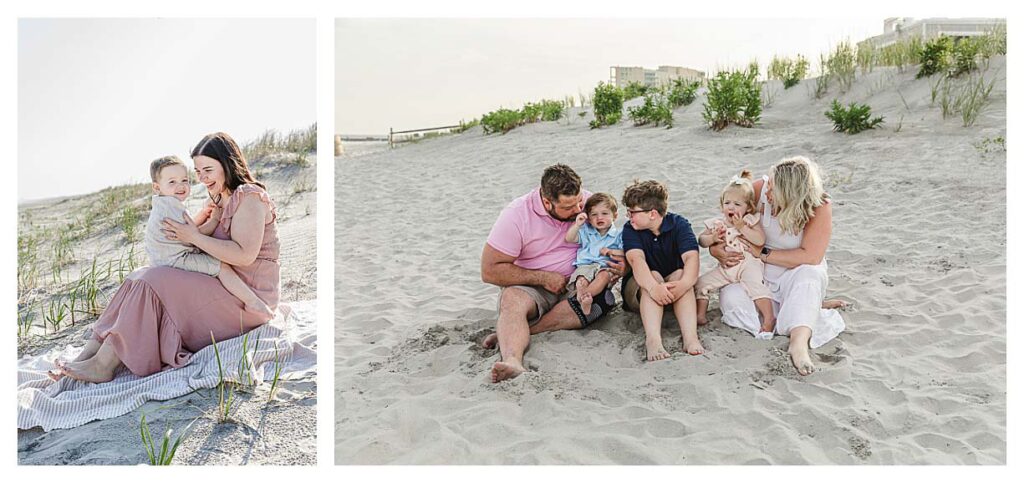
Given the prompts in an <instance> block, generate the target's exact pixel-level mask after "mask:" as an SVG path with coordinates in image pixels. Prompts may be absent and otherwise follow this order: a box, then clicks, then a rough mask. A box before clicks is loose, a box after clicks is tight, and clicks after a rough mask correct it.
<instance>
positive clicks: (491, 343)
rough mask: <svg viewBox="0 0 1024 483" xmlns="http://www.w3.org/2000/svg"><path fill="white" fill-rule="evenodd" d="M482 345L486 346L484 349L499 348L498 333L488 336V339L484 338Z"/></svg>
mask: <svg viewBox="0 0 1024 483" xmlns="http://www.w3.org/2000/svg"><path fill="white" fill-rule="evenodd" d="M480 345H482V346H484V349H493V348H495V347H498V333H497V332H494V333H491V334H487V337H484V340H483V342H481V343H480Z"/></svg>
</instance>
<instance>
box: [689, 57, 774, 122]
mask: <svg viewBox="0 0 1024 483" xmlns="http://www.w3.org/2000/svg"><path fill="white" fill-rule="evenodd" d="M752 67H753V66H748V67H747V69H746V70H733V71H722V72H719V73H718V74H716V75H715V77H713V78H711V79H708V92H707V97H706V99H705V102H704V113H703V116H704V121H705V122H707V124H708V127H709V128H710V129H712V130H714V131H721V130H723V129H725V128H726V127H727V126H729V125H730V124H734V125H737V126H741V127H752V126H753V125H754V124H756V123H757V122H758V120H760V118H761V84H760V83H759V82H758V81H757V71H756V70H754V69H753V68H752Z"/></svg>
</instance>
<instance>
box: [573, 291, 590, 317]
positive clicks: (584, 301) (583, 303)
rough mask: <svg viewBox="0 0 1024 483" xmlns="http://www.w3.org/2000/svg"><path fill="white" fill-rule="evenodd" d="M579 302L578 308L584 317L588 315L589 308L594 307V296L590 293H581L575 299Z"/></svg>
mask: <svg viewBox="0 0 1024 483" xmlns="http://www.w3.org/2000/svg"><path fill="white" fill-rule="evenodd" d="M577 298H578V299H579V301H580V308H581V309H583V313H584V314H585V315H590V308H591V307H592V306H593V305H594V296H593V295H590V292H583V293H581V294H579V296H578V297H577Z"/></svg>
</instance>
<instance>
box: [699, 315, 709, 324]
mask: <svg viewBox="0 0 1024 483" xmlns="http://www.w3.org/2000/svg"><path fill="white" fill-rule="evenodd" d="M697 325H708V317H707V315H705V314H697Z"/></svg>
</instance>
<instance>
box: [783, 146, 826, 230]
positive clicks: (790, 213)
mask: <svg viewBox="0 0 1024 483" xmlns="http://www.w3.org/2000/svg"><path fill="white" fill-rule="evenodd" d="M768 176H769V177H770V178H771V179H772V183H773V184H772V199H773V201H774V206H772V208H773V211H775V212H776V213H777V214H776V215H775V218H776V219H777V220H779V226H780V227H781V228H782V231H784V232H787V233H792V234H797V233H800V232H801V231H803V229H804V226H806V225H807V222H808V221H809V220H810V219H811V218H812V217H813V216H814V209H815V208H817V207H819V206H821V205H822V204H824V203H825V201H826V200H828V195H827V194H825V188H824V187H823V186H822V183H821V174H819V172H818V165H817V164H815V163H814V161H811V160H810V159H807V158H806V157H805V156H793V157H789V158H785V159H783V160H782V161H779V162H778V163H775V165H774V166H772V168H771V170H770V171H769V172H768Z"/></svg>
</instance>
